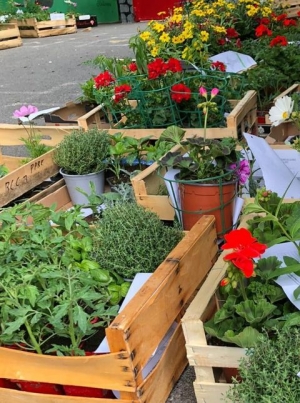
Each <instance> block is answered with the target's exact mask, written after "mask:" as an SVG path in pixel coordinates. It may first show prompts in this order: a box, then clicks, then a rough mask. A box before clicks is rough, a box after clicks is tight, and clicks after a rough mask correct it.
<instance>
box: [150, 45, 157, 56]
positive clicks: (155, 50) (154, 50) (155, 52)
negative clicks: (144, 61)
mask: <svg viewBox="0 0 300 403" xmlns="http://www.w3.org/2000/svg"><path fill="white" fill-rule="evenodd" d="M150 53H151V56H152V57H157V56H158V54H159V50H158V48H157V47H154V48H153V49H151V51H150Z"/></svg>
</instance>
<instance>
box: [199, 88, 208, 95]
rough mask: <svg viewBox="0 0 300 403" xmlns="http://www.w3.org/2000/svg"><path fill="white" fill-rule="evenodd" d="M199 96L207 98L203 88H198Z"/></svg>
mask: <svg viewBox="0 0 300 403" xmlns="http://www.w3.org/2000/svg"><path fill="white" fill-rule="evenodd" d="M199 94H200V95H202V96H203V97H205V98H206V97H207V91H206V89H205V88H204V87H200V88H199Z"/></svg>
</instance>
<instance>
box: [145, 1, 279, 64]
mask: <svg viewBox="0 0 300 403" xmlns="http://www.w3.org/2000/svg"><path fill="white" fill-rule="evenodd" d="M274 1H275V0H265V1H263V2H261V1H260V0H212V1H211V2H209V3H208V2H207V0H194V1H193V2H191V3H189V12H188V13H185V10H184V8H183V7H175V8H174V9H173V12H172V15H170V16H168V17H166V18H165V19H164V20H161V21H150V22H149V23H148V27H147V29H146V30H145V31H144V32H142V33H140V38H141V39H142V40H143V41H145V43H146V46H147V49H148V51H149V54H151V56H152V57H157V56H161V57H163V56H164V55H167V54H168V55H170V54H172V52H173V54H174V55H176V56H180V57H182V58H185V59H187V60H193V59H194V58H196V59H197V54H196V53H195V52H197V51H199V50H201V51H202V52H204V51H205V49H206V46H207V44H210V43H211V41H215V42H217V40H218V39H219V38H225V37H226V32H227V28H234V23H235V20H239V21H245V26H249V25H251V22H252V23H253V21H254V20H255V19H256V18H261V17H270V15H271V14H272V11H273V5H274ZM240 30H242V28H241V26H239V32H238V33H239V34H240V35H241V34H242V32H240ZM202 56H203V55H202ZM202 56H201V57H202ZM193 61H194V62H195V60H193Z"/></svg>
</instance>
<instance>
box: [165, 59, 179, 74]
mask: <svg viewBox="0 0 300 403" xmlns="http://www.w3.org/2000/svg"><path fill="white" fill-rule="evenodd" d="M166 64H167V70H168V71H172V72H173V73H177V72H178V71H182V65H181V62H180V61H179V60H178V59H174V58H171V59H169V60H168V62H167V63H166Z"/></svg>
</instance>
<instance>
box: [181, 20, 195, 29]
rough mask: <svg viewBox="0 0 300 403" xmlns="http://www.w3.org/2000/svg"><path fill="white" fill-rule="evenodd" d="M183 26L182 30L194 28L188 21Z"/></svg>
mask: <svg viewBox="0 0 300 403" xmlns="http://www.w3.org/2000/svg"><path fill="white" fill-rule="evenodd" d="M183 26H184V29H193V28H194V24H192V23H191V22H190V21H185V23H184V24H183Z"/></svg>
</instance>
